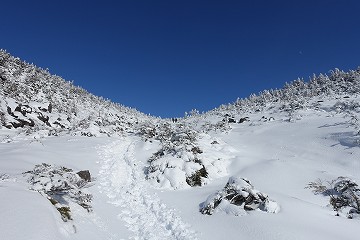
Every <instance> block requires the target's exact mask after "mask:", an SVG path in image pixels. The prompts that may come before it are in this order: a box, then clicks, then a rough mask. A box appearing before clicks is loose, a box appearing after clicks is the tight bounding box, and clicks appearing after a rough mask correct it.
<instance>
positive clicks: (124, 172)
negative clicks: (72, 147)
mask: <svg viewBox="0 0 360 240" xmlns="http://www.w3.org/2000/svg"><path fill="white" fill-rule="evenodd" d="M137 143H138V139H136V138H131V137H127V138H124V139H122V140H119V141H116V142H114V143H111V144H109V145H108V146H105V147H102V148H100V149H99V151H98V152H99V155H100V157H101V159H102V162H101V170H100V173H99V182H100V189H101V191H102V192H103V193H105V194H106V195H107V196H108V197H109V202H110V203H111V204H113V205H114V206H116V207H117V209H119V219H121V220H122V221H124V222H125V224H126V226H127V227H128V229H129V230H130V231H132V232H133V235H132V239H197V237H196V234H195V232H194V231H192V230H191V229H190V228H189V225H188V224H185V223H184V222H183V221H182V220H181V219H180V217H178V216H177V214H176V211H175V210H173V209H169V208H168V207H166V205H165V204H164V203H162V202H161V200H160V199H159V198H158V197H157V195H156V194H152V193H149V192H148V190H147V189H148V188H149V185H148V183H147V182H146V181H145V174H144V172H143V168H144V166H143V164H142V162H141V161H139V160H137V159H136V158H135V156H134V154H135V148H136V145H137Z"/></svg>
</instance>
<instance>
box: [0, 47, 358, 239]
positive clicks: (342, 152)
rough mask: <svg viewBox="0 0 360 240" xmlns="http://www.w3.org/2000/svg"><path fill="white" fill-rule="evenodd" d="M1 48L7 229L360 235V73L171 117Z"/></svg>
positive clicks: (198, 235)
mask: <svg viewBox="0 0 360 240" xmlns="http://www.w3.org/2000/svg"><path fill="white" fill-rule="evenodd" d="M0 54H1V58H0V63H1V64H0V80H1V90H0V91H1V92H0V93H1V94H0V101H1V102H0V103H1V105H0V115H1V127H0V153H1V155H0V194H1V200H0V212H1V213H2V217H1V219H0V232H1V239H7V240H20V239H36V240H41V239H55V240H56V239H58V240H63V239H79V240H84V239H274V240H275V239H276V240H278V239H284V240H285V239H286V240H288V239H320V240H321V239H324V240H325V239H326V240H329V239H348V240H350V239H358V238H359V237H360V228H359V224H360V189H359V187H358V186H357V184H360V174H359V172H360V161H359V159H360V148H359V147H360V134H359V131H360V128H359V126H360V125H359V117H360V116H359V114H360V103H359V101H360V96H359V95H358V93H359V90H360V71H359V70H356V71H350V72H342V71H339V70H335V71H333V72H332V73H331V74H330V75H329V76H326V75H320V76H314V78H313V79H312V80H311V81H310V82H307V83H305V82H303V81H301V80H297V81H295V82H292V83H290V84H287V85H286V86H285V87H284V88H283V89H280V90H269V91H264V92H262V93H260V94H259V95H252V96H250V97H249V98H247V99H238V100H237V101H236V102H235V103H233V104H228V105H223V106H220V107H219V108H217V109H214V110H212V111H209V112H207V113H204V114H199V113H198V112H197V111H192V112H191V114H189V115H188V116H187V117H185V118H183V119H172V120H171V119H156V118H153V117H150V116H146V115H144V114H142V113H139V112H137V111H136V110H133V109H129V108H126V107H124V106H121V105H119V104H114V103H112V102H110V101H107V100H104V99H102V98H99V97H96V96H93V95H92V94H90V93H88V92H86V91H85V90H83V89H81V88H78V87H75V86H73V85H72V84H71V83H69V82H66V81H64V80H63V79H61V78H60V77H57V76H53V75H50V74H49V73H48V72H47V71H45V70H41V69H38V68H36V67H35V66H33V65H29V64H26V63H24V62H21V61H20V60H19V59H16V58H13V57H12V56H10V55H9V54H7V53H6V52H4V51H1V52H0ZM56 122H58V123H56Z"/></svg>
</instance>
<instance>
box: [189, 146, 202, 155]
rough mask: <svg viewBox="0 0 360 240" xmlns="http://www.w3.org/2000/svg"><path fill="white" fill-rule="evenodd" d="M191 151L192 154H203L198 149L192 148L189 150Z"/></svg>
mask: <svg viewBox="0 0 360 240" xmlns="http://www.w3.org/2000/svg"><path fill="white" fill-rule="evenodd" d="M191 151H192V152H193V153H194V154H197V153H199V154H201V153H203V151H202V150H201V149H200V148H199V147H193V148H192V149H191Z"/></svg>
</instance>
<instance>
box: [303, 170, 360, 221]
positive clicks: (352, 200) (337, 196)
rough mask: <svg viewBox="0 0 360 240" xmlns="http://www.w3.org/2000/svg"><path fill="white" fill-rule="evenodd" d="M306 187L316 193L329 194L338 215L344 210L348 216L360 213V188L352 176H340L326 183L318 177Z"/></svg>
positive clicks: (351, 216)
mask: <svg viewBox="0 0 360 240" xmlns="http://www.w3.org/2000/svg"><path fill="white" fill-rule="evenodd" d="M306 188H309V189H312V191H313V192H314V193H315V194H323V195H325V196H329V197H330V199H329V202H330V205H331V206H332V207H333V209H334V210H335V211H336V212H337V215H340V213H341V212H342V211H343V210H345V211H347V217H348V218H353V217H354V216H359V215H360V188H359V186H358V185H357V183H355V182H354V181H353V180H351V179H350V178H347V177H338V178H336V179H334V180H332V181H328V182H325V183H324V182H323V181H322V180H321V179H317V180H316V181H314V182H310V183H309V184H308V186H307V187H306Z"/></svg>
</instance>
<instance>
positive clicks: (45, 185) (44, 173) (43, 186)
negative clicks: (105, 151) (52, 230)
mask: <svg viewBox="0 0 360 240" xmlns="http://www.w3.org/2000/svg"><path fill="white" fill-rule="evenodd" d="M79 173H80V172H79ZM24 175H25V176H26V177H27V181H28V182H29V183H30V184H31V188H30V189H31V190H34V191H37V192H39V193H41V194H42V195H43V196H44V197H46V198H47V199H48V200H49V201H50V202H51V203H52V204H53V205H54V206H55V207H56V209H57V210H58V211H59V212H60V214H61V216H62V219H63V220H64V221H67V220H71V215H70V212H71V211H70V207H69V206H67V205H68V202H69V201H71V202H74V203H76V204H78V205H80V206H81V207H83V208H84V209H86V210H87V211H89V212H90V211H91V210H92V208H91V205H90V203H91V200H92V195H91V194H90V193H87V191H86V190H85V189H84V187H85V186H87V185H88V182H89V180H85V179H84V178H83V177H81V176H80V175H79V174H78V173H75V172H74V171H73V170H72V169H69V168H66V167H63V166H52V165H49V164H46V163H42V164H39V165H36V166H35V167H34V169H33V170H31V171H28V172H25V173H24Z"/></svg>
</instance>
